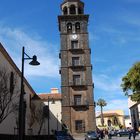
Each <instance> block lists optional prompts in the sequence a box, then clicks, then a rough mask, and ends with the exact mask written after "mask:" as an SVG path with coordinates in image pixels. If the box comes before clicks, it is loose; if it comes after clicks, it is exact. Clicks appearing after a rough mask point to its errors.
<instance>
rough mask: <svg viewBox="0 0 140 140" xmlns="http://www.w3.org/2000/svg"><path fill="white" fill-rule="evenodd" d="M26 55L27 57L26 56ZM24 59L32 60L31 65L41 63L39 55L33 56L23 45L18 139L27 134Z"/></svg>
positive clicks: (22, 139)
mask: <svg viewBox="0 0 140 140" xmlns="http://www.w3.org/2000/svg"><path fill="white" fill-rule="evenodd" d="M25 56H26V57H25ZM24 60H32V61H31V62H30V63H29V64H30V65H34V66H36V65H40V63H39V62H38V61H37V57H36V56H35V55H34V56H33V57H32V58H31V57H30V56H29V55H27V54H26V53H25V48H24V47H22V68H21V91H20V101H19V132H18V140H24V136H25V107H26V104H25V101H24Z"/></svg>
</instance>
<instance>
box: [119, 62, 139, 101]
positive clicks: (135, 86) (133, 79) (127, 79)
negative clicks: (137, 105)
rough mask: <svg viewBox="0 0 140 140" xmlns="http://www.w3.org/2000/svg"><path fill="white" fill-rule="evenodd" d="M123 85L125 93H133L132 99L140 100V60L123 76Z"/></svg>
mask: <svg viewBox="0 0 140 140" xmlns="http://www.w3.org/2000/svg"><path fill="white" fill-rule="evenodd" d="M121 87H122V89H123V92H124V93H125V95H129V93H131V94H132V95H131V99H132V101H138V102H139V101H140V62H137V63H135V64H134V65H133V66H132V67H131V68H130V69H129V71H128V73H127V74H126V75H125V76H124V77H123V78H122V84H121Z"/></svg>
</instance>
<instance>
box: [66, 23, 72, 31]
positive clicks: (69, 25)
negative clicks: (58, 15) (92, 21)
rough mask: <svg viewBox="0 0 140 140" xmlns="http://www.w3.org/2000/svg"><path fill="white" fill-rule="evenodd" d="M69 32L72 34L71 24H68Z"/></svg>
mask: <svg viewBox="0 0 140 140" xmlns="http://www.w3.org/2000/svg"><path fill="white" fill-rule="evenodd" d="M67 32H68V33H72V24H71V23H68V24H67Z"/></svg>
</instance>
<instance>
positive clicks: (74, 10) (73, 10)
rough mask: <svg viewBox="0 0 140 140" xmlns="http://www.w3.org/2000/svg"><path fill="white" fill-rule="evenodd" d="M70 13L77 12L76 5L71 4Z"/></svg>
mask: <svg viewBox="0 0 140 140" xmlns="http://www.w3.org/2000/svg"><path fill="white" fill-rule="evenodd" d="M70 14H71V15H74V14H76V8H75V5H71V6H70Z"/></svg>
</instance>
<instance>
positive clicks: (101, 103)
mask: <svg viewBox="0 0 140 140" xmlns="http://www.w3.org/2000/svg"><path fill="white" fill-rule="evenodd" d="M97 105H98V106H100V107H101V124H102V126H104V117H103V107H104V106H106V105H107V103H106V101H105V100H104V99H98V102H97Z"/></svg>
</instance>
